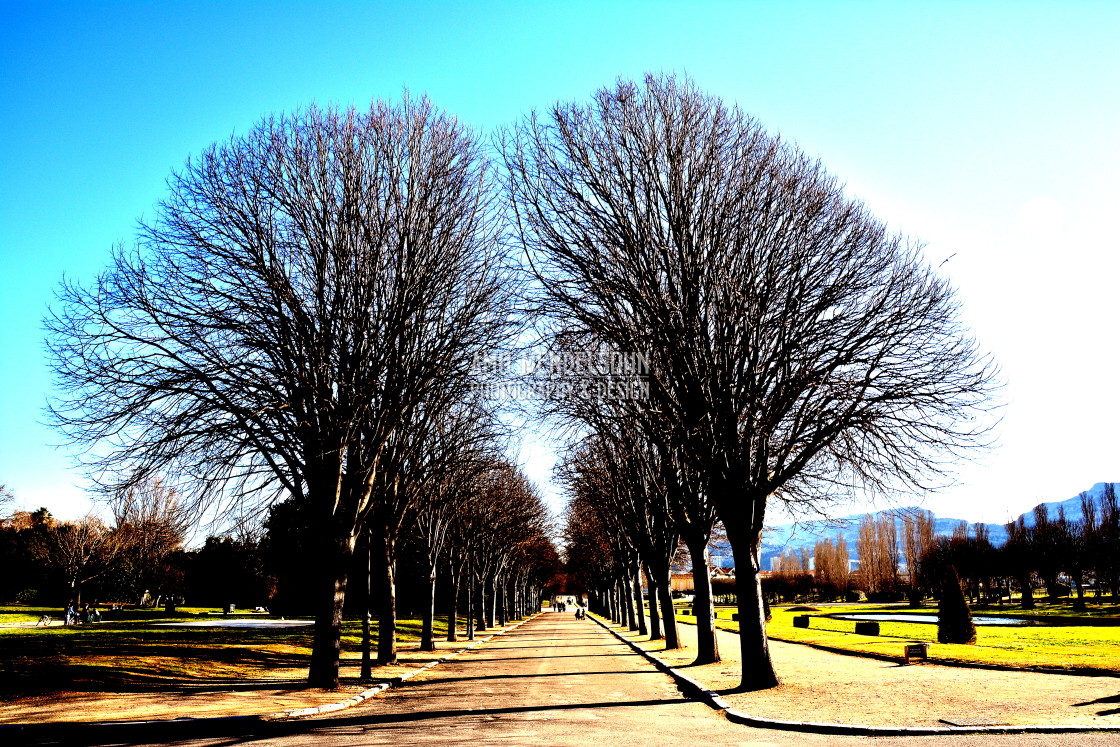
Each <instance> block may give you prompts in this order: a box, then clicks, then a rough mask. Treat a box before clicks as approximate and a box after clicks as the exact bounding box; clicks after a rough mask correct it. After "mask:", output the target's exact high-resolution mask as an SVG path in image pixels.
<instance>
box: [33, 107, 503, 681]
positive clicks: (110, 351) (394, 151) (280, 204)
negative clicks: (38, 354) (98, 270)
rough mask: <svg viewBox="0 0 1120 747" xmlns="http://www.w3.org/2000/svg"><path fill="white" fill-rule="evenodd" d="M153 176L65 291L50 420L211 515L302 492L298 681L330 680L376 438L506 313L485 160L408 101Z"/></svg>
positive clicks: (121, 478) (284, 122)
mask: <svg viewBox="0 0 1120 747" xmlns="http://www.w3.org/2000/svg"><path fill="white" fill-rule="evenodd" d="M169 188H170V194H169V196H168V197H167V198H166V199H165V200H163V201H162V202H161V203H160V206H159V209H158V211H157V216H156V219H155V220H154V221H152V222H148V223H142V224H141V227H140V237H139V240H138V242H137V246H136V247H135V249H133V250H125V249H123V248H122V249H118V250H117V251H116V252H114V255H113V261H112V265H111V267H110V269H109V270H108V271H106V272H105V273H104V274H102V275H101V276H100V277H99V278H98V279H97V281H96V282H95V283H94V284H93V285H92V286H90V287H88V288H87V287H82V286H80V285H77V284H75V283H73V282H66V283H65V284H64V285H63V287H62V289H61V292H60V299H59V306H58V308H57V309H56V310H55V312H54V313H53V315H52V316H51V317H50V318H49V319H48V321H47V324H48V327H49V330H50V346H51V350H52V354H53V363H54V370H55V373H56V375H57V378H58V380H59V382H60V384H61V387H62V391H63V396H62V398H61V399H60V400H59V401H57V402H56V403H55V405H54V414H55V417H56V420H57V422H58V423H59V425H60V426H61V427H62V429H63V430H64V432H65V433H66V434H67V435H68V436H69V437H70V439H72V440H73V441H74V442H76V443H79V444H83V445H86V446H92V447H93V448H92V449H91V450H90V451H89V452H87V453H88V457H87V460H86V461H87V465H88V468H89V471H90V473H91V474H93V475H94V477H96V478H98V479H100V480H101V481H102V482H103V483H107V484H115V483H118V482H125V483H129V482H131V483H132V484H139V483H141V482H143V481H145V480H148V479H150V478H152V477H153V476H155V475H160V474H163V475H167V476H168V478H169V482H170V483H171V484H175V485H176V486H190V488H191V492H190V493H189V495H188V494H187V493H184V494H183V498H184V500H186V499H188V498H190V499H191V500H193V501H195V506H196V507H208V508H209V509H210V510H211V511H212V512H216V513H221V512H222V511H223V510H228V509H229V508H230V506H231V505H234V504H243V503H244V502H246V501H251V502H256V501H259V502H268V501H270V500H273V499H274V498H275V497H277V496H278V495H280V494H283V493H287V494H290V495H292V496H295V497H297V498H299V499H306V500H307V501H308V504H309V505H310V506H312V507H313V509H312V512H313V515H314V521H313V528H312V534H313V535H314V536H313V538H312V542H313V546H315V547H317V548H319V549H318V551H317V553H316V555H317V557H316V561H317V563H319V564H320V567H321V568H322V569H323V578H322V585H321V587H320V588H319V589H317V590H316V591H315V592H314V598H315V600H316V609H317V614H316V628H315V638H314V644H313V652H312V661H311V668H310V672H309V680H310V682H311V683H313V684H316V685H320V686H335V685H336V684H337V682H338V655H339V632H340V625H341V620H342V605H343V600H344V597H345V591H346V581H347V578H346V568H347V566H348V560H349V559H350V557H351V556H352V554H353V551H354V546H355V542H356V540H357V537H358V536H359V533H360V531H361V528H362V527H363V525H364V523H365V521H366V519H367V516H368V515H369V514H370V513H371V511H373V510H374V508H375V507H376V506H377V504H378V502H379V501H380V500H382V499H384V498H385V497H386V496H387V495H389V493H388V492H387V491H390V490H391V486H392V485H393V481H394V477H392V476H388V475H385V474H384V469H385V465H384V464H383V462H384V458H385V456H386V451H387V449H388V448H389V447H390V445H391V442H392V441H393V439H394V438H397V437H398V436H399V430H400V428H401V425H402V423H415V422H416V420H417V418H416V412H417V411H418V410H420V409H422V408H423V407H424V403H425V402H427V401H428V400H429V399H430V398H432V397H433V396H434V395H435V394H437V393H439V394H441V395H443V396H445V397H450V393H452V392H454V391H456V389H458V388H462V387H464V386H466V385H467V383H468V380H469V372H470V366H471V361H472V359H473V358H474V357H475V356H476V355H477V354H478V353H479V352H480V351H481V350H489V349H491V347H492V346H493V345H495V344H496V342H497V341H498V339H499V338H501V337H502V335H503V334H505V332H506V330H507V328H508V326H509V322H510V319H511V317H510V313H511V308H512V307H511V305H510V303H509V300H508V299H509V297H510V296H509V292H510V287H509V276H508V273H506V271H505V269H504V259H503V255H502V252H503V250H502V248H501V243H500V242H499V241H497V237H498V231H499V230H500V220H499V219H500V215H499V214H498V211H497V210H496V209H495V201H494V197H495V191H494V189H493V188H492V183H491V178H490V175H489V167H488V164H487V160H486V158H485V155H484V152H483V150H482V147H481V146H480V145H479V144H478V142H477V141H476V139H475V138H474V136H473V134H472V133H471V132H469V131H468V130H467V129H466V128H464V127H463V126H462V125H461V124H459V123H458V122H457V121H456V120H455V119H454V118H453V117H451V116H449V115H447V114H444V113H442V112H440V111H438V110H436V109H435V108H434V107H433V106H432V105H431V104H430V103H429V102H428V101H427V100H426V99H423V98H421V99H414V98H406V99H405V100H404V101H403V103H401V104H398V105H393V104H389V103H385V102H374V103H373V104H372V105H371V107H370V108H369V110H368V111H358V110H355V109H347V110H338V109H333V108H328V109H325V110H323V109H319V108H315V107H312V108H310V109H307V110H305V111H302V112H297V113H295V114H292V115H286V116H280V117H270V118H268V119H266V120H264V121H263V122H262V123H261V124H259V125H258V126H256V127H255V128H253V129H252V130H251V131H250V132H249V133H248V134H246V135H244V136H240V137H233V138H231V139H230V140H229V141H227V142H225V143H221V144H217V145H214V146H211V147H210V148H208V149H207V150H205V151H204V152H203V153H202V155H201V156H200V157H199V158H197V159H193V160H190V161H188V162H187V164H186V166H185V167H184V168H183V170H182V171H180V172H176V173H173V174H172V176H171V178H170V180H169ZM427 415H428V416H429V417H435V416H436V413H434V412H433V411H432V409H429V410H427ZM398 466H399V465H398ZM196 510H200V509H199V508H196Z"/></svg>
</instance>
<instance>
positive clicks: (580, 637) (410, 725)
mask: <svg viewBox="0 0 1120 747" xmlns="http://www.w3.org/2000/svg"><path fill="white" fill-rule="evenodd" d="M25 736H31V735H30V734H28V735H25ZM40 736H44V737H45V736H47V733H41V734H40ZM56 736H59V737H63V739H62V740H61V741H62V742H69V741H70V740H72V739H76V741H81V742H83V743H90V744H155V743H158V744H176V745H200V746H201V745H245V744H254V745H255V744H262V745H285V746H292V747H294V746H296V745H384V744H396V745H424V744H439V745H447V744H452V745H454V744H471V745H485V744H518V745H520V744H546V745H574V744H579V745H616V744H617V745H627V746H628V747H629V746H633V745H688V746H689V747H691V746H692V745H705V744H707V745H760V746H761V745H775V746H781V747H785V746H786V745H855V744H860V745H863V744H868V743H872V742H874V743H877V744H882V745H896V744H897V745H925V744H929V745H943V744H944V745H948V744H952V745H960V746H966V745H967V746H969V747H972V746H974V745H975V746H979V745H983V747H1002V746H1003V745H1008V746H1010V745H1016V746H1018V745H1082V744H1085V745H1115V744H1117V736H1118V735H1116V734H1092V735H1045V736H1038V737H1035V736H1030V735H1015V736H1003V737H1000V736H988V735H959V736H952V737H912V738H897V737H888V738H871V737H856V736H838V735H820V734H806V733H797V732H787V731H776V730H767V729H754V728H750V727H745V726H742V725H739V724H733V723H731V722H729V721H727V720H726V719H725V718H724V717H723V715H722V714H721V713H719V712H717V711H715V710H713V709H711V708H709V707H708V706H706V705H703V704H701V703H696V702H693V701H690V700H688V699H687V698H685V697H684V696H683V695H682V694H681V693H680V692H679V691H678V689H677V687H676V685H675V684H674V682H673V681H672V679H671V678H669V677H668V676H667V675H665V674H663V673H661V672H658V671H657V670H656V669H654V668H653V666H652V665H650V664H649V663H648V662H647V661H646V660H645V659H643V658H642V657H640V656H638V655H636V654H635V653H633V652H632V651H631V650H630V649H629V648H627V647H626V646H624V645H623V644H621V643H619V642H617V640H616V639H614V637H613V636H611V635H610V634H608V633H607V632H606V631H604V630H603V629H602V628H601V627H600V626H598V625H596V624H595V623H594V622H592V621H590V620H582V621H581V620H576V619H574V618H573V616H572V615H570V614H564V613H545V614H543V615H540V616H539V617H537V618H535V619H533V620H531V621H529V622H528V623H526V624H525V625H522V626H521V627H519V628H517V629H516V630H513V631H511V632H509V633H506V634H504V635H500V636H497V637H495V638H494V639H493V640H491V641H489V642H488V643H485V644H483V645H481V646H479V647H478V648H476V649H473V650H471V651H469V652H467V653H465V654H463V655H461V656H459V657H457V658H455V659H452V660H450V661H448V662H445V663H443V664H440V665H439V666H438V667H435V668H433V669H431V670H428V671H427V672H425V673H423V674H422V675H420V676H418V677H415V678H413V679H412V680H409V681H407V682H406V683H404V684H403V685H402V686H400V687H398V688H395V689H392V690H389V691H388V692H387V693H386V694H384V695H382V696H379V697H376V698H372V699H370V700H368V701H366V702H365V703H363V704H362V705H359V706H356V707H354V708H351V709H349V710H346V711H342V712H339V713H337V714H334V715H333V716H325V717H320V718H316V719H307V720H301V721H291V722H285V723H279V724H263V723H260V722H255V721H252V720H238V719H231V720H226V721H220V720H215V721H211V722H208V723H196V724H179V725H175V724H171V725H168V724H160V725H150V726H148V727H137V726H131V727H119V728H118V727H110V728H106V727H89V728H87V729H84V730H82V731H80V732H75V731H70V732H68V733H67V734H66V735H63V734H61V733H60V734H58V735H56ZM67 737H68V738H67ZM51 741H52V740H50V739H46V740H44V741H42V742H35V743H44V744H45V743H50V742H51Z"/></svg>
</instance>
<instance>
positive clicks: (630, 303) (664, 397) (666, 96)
mask: <svg viewBox="0 0 1120 747" xmlns="http://www.w3.org/2000/svg"><path fill="white" fill-rule="evenodd" d="M503 153H504V157H505V162H506V166H507V171H508V175H509V176H508V182H509V188H510V193H511V196H512V200H513V204H514V208H515V211H516V218H517V229H518V232H519V237H520V240H521V242H522V244H523V245H524V248H525V251H526V254H527V256H528V257H529V258H530V262H531V266H532V268H533V270H534V272H535V273H536V277H537V280H538V282H539V284H540V288H541V294H540V303H541V305H542V308H544V309H545V311H546V312H547V313H550V314H551V315H552V318H553V319H554V324H555V326H556V327H559V328H561V329H563V330H566V331H568V332H569V333H571V334H573V335H577V336H578V335H579V334H581V333H583V334H588V335H593V336H594V337H595V338H597V339H598V340H600V341H602V342H603V343H604V344H606V345H608V346H610V347H611V348H612V349H614V350H624V351H625V350H631V351H637V352H642V353H645V354H647V355H648V356H649V361H650V364H651V382H650V408H649V409H650V411H651V413H656V414H657V415H658V416H659V417H657V418H652V417H651V418H650V419H649V421H648V422H649V423H650V427H649V436H650V437H651V438H653V439H657V440H660V441H662V442H663V443H664V444H665V445H666V446H668V447H679V448H680V449H681V450H682V452H683V453H684V454H685V456H686V457H687V459H688V460H689V461H690V463H691V464H692V466H693V467H694V468H695V469H696V470H697V471H698V473H699V474H700V475H702V479H703V480H704V489H705V491H706V493H707V494H708V495H710V496H712V499H713V500H714V501H715V504H716V508H717V511H718V513H719V517H720V519H721V520H722V522H723V524H724V526H725V527H726V528H727V535H728V539H729V541H730V544H731V547H732V550H733V552H734V555H735V560H736V580H737V585H738V599H739V620H740V643H741V647H742V674H743V681H742V683H743V686H744V687H746V688H750V689H757V688H764V687H770V686H773V685H775V684H776V683H777V677H776V675H775V673H774V670H773V666H772V664H771V662H770V656H769V650H768V647H767V640H766V636H765V616H764V615H765V611H764V609H763V604H762V596H761V590H760V588H759V571H760V568H759V553H760V546H761V534H762V529H763V525H764V520H765V515H766V509H767V506H768V505H769V502H770V501H771V500H780V501H784V502H786V503H788V504H791V505H793V506H794V507H796V506H797V505H798V504H804V503H814V504H815V503H819V502H822V501H826V500H828V499H830V498H833V497H836V496H837V495H839V494H842V493H844V492H846V491H849V490H852V489H856V488H868V487H870V488H875V489H887V488H894V487H897V486H899V485H907V486H911V487H914V486H917V487H924V486H925V484H926V483H925V480H926V478H927V476H928V475H929V474H932V473H936V472H937V471H938V470H939V469H941V468H943V466H944V465H945V464H946V463H947V462H946V460H945V459H944V457H945V456H946V454H947V453H948V454H952V453H955V452H957V451H959V450H961V449H964V448H966V447H969V446H973V445H975V444H976V443H978V442H979V441H981V440H982V439H983V437H984V426H983V425H978V422H977V420H975V419H972V416H973V415H975V414H976V412H977V410H978V409H979V408H982V407H983V406H984V404H985V402H986V401H987V397H988V394H989V389H990V385H989V382H990V381H991V378H992V372H991V370H990V367H989V366H988V365H987V364H986V362H985V360H984V359H983V357H982V356H981V355H979V354H978V352H977V348H976V345H975V344H974V342H973V341H972V340H971V339H970V338H968V337H967V336H966V335H965V333H964V331H963V329H962V328H961V326H960V324H959V322H958V320H957V309H958V302H957V300H956V298H955V294H954V291H953V289H952V287H951V286H950V285H949V283H948V282H947V281H946V280H945V279H944V278H943V277H941V276H939V275H938V274H937V273H936V272H935V271H934V270H933V269H931V268H930V267H929V266H928V265H926V264H925V263H924V261H923V260H922V257H921V253H920V250H919V247H918V246H917V245H916V244H914V243H912V242H909V241H908V240H906V239H905V238H903V237H901V236H897V235H894V234H891V233H889V232H888V231H887V230H886V227H885V226H884V225H883V224H882V223H881V222H879V221H877V220H876V219H875V218H874V217H873V216H872V215H871V214H870V213H869V212H868V210H867V209H866V208H865V207H864V206H863V205H861V204H859V203H858V202H855V201H853V200H850V199H848V198H847V197H845V196H844V193H843V190H842V187H841V185H840V184H839V182H837V180H836V179H834V178H833V177H832V176H830V175H829V174H828V173H827V172H826V171H825V170H824V168H823V167H822V166H821V164H820V163H818V162H816V161H814V160H813V159H811V158H809V157H807V156H805V155H804V154H803V153H801V152H800V151H798V150H797V149H796V148H795V147H793V146H791V145H789V144H787V143H783V142H782V141H780V140H779V139H778V138H776V137H773V136H770V135H768V134H767V133H766V132H764V131H763V129H762V128H761V127H760V126H759V125H758V123H757V122H755V121H754V120H752V119H751V118H750V117H748V116H747V115H746V114H744V113H743V112H742V111H740V110H738V109H737V108H734V107H729V106H727V105H725V104H724V103H723V102H722V101H720V100H718V99H716V98H714V97H711V96H707V95H705V94H703V93H702V92H700V91H699V90H698V89H697V88H696V86H694V85H693V84H692V83H691V82H689V81H687V80H681V79H678V78H676V77H673V76H660V77H658V76H647V77H646V79H645V80H644V81H643V82H639V83H633V82H628V81H620V82H619V83H618V84H617V85H614V86H612V87H609V88H604V89H602V90H600V91H598V92H597V93H596V94H595V95H594V97H593V100H592V101H591V102H590V103H589V104H578V103H575V104H557V105H555V106H553V107H552V108H551V109H550V110H549V111H548V112H547V114H545V115H543V116H541V115H533V116H531V117H530V118H528V119H527V120H526V121H524V122H523V124H521V125H520V126H519V127H517V128H516V129H515V130H513V131H512V132H510V133H509V134H508V136H507V137H506V138H505V139H504V141H503Z"/></svg>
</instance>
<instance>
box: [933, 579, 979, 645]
mask: <svg viewBox="0 0 1120 747" xmlns="http://www.w3.org/2000/svg"><path fill="white" fill-rule="evenodd" d="M937 642H938V643H976V626H975V625H973V624H972V612H971V611H970V610H969V609H968V600H966V599H965V598H964V591H963V590H962V589H961V580H960V577H959V576H957V571H956V569H955V568H953V567H952V566H950V567H949V568H947V569H946V570H945V572H944V581H943V583H942V586H941V599H940V601H939V603H938V605H937Z"/></svg>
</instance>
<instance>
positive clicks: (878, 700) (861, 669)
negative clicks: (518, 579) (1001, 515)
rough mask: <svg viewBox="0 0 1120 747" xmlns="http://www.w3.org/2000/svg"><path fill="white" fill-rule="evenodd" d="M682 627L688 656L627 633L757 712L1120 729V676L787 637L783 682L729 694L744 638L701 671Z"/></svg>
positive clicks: (888, 722) (723, 636)
mask: <svg viewBox="0 0 1120 747" xmlns="http://www.w3.org/2000/svg"><path fill="white" fill-rule="evenodd" d="M616 629H617V628H616ZM678 629H679V631H680V635H681V639H682V641H683V642H684V643H685V645H686V646H688V647H689V648H686V649H685V650H683V651H665V650H664V648H663V643H661V642H648V641H646V642H644V643H643V642H642V640H641V638H640V637H639V636H637V634H633V633H629V632H628V631H627V632H626V634H627V637H629V638H631V640H634V641H636V642H639V643H641V644H642V645H644V647H646V648H647V649H648V650H650V651H652V652H653V653H655V654H656V655H657V656H658V657H659V658H661V659H662V660H664V661H666V662H667V663H669V664H671V665H672V666H674V667H677V668H678V669H679V670H680V671H681V672H683V673H684V674H686V675H688V676H689V677H691V678H693V679H695V680H697V681H699V682H702V683H703V684H705V685H707V686H708V687H709V688H710V689H712V690H715V691H717V692H722V693H723V695H722V697H723V699H724V700H725V701H727V703H728V704H729V705H730V706H731V707H732V708H734V709H735V710H738V711H742V712H744V713H747V714H750V715H752V716H759V717H763V718H774V719H782V720H793V721H817V722H831V723H843V724H863V725H873V726H945V725H948V724H955V725H960V726H975V725H993V724H1012V725H1020V724H1063V725H1065V724H1093V725H1115V726H1116V727H1117V728H1120V677H1109V676H1081V675H1065V674H1040V673H1036V672H1012V671H999V670H991V669H977V668H971V667H950V666H942V665H937V664H915V665H910V666H905V665H903V664H902V663H901V662H899V663H892V662H886V661H880V660H877V659H869V658H863V657H858V656H846V655H842V654H833V653H829V652H827V651H821V650H819V649H815V648H811V647H809V646H803V645H799V644H795V643H782V642H780V641H771V642H770V652H771V656H772V658H773V661H774V667H775V669H776V670H777V673H778V677H779V679H780V680H781V685H779V686H778V687H776V688H773V689H771V690H765V691H761V692H751V693H735V692H728V691H731V690H733V689H734V688H735V687H736V686H737V685H738V683H739V662H740V655H739V637H738V636H737V635H736V634H734V633H730V632H727V631H720V632H719V646H720V653H721V655H722V657H723V661H722V662H720V663H719V664H707V665H704V666H692V665H691V662H692V661H693V659H694V658H695V645H696V627H695V626H693V625H679V626H678ZM899 648H900V649H901V646H900V647H899ZM901 653H902V651H901V650H900V651H899V654H900V659H901Z"/></svg>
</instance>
